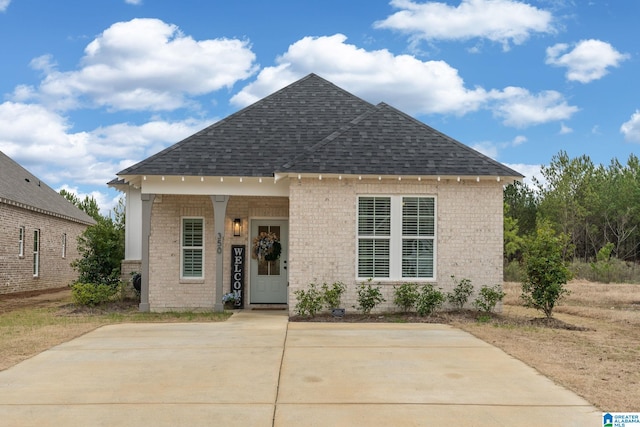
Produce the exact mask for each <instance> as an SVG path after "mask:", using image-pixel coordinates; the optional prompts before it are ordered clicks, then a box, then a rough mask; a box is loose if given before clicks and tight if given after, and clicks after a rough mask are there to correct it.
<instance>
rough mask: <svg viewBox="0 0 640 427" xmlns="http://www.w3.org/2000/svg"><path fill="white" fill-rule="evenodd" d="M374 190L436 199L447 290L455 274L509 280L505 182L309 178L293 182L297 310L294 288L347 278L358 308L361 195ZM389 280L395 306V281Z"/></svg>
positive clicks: (350, 301)
mask: <svg viewBox="0 0 640 427" xmlns="http://www.w3.org/2000/svg"><path fill="white" fill-rule="evenodd" d="M366 194H383V195H395V194H398V195H399V194H423V195H430V196H435V197H436V207H437V231H436V233H437V234H436V236H437V246H436V263H437V264H436V271H437V273H436V278H435V282H433V281H432V283H434V284H435V285H436V286H437V287H440V288H442V289H443V290H444V291H445V292H447V291H449V290H451V288H452V287H453V282H452V280H451V276H452V275H455V276H456V278H457V279H458V280H459V279H462V278H468V279H470V280H471V281H472V284H473V285H474V286H475V287H476V289H479V288H480V287H481V286H482V285H494V284H496V283H502V244H503V243H502V233H503V224H502V184H501V183H498V182H489V181H481V182H479V183H478V182H475V181H469V182H466V181H462V182H457V181H455V180H442V181H441V182H436V181H430V182H427V181H422V182H417V181H413V182H408V181H402V182H392V181H384V180H383V181H378V180H373V181H365V180H362V181H359V180H346V179H345V180H329V179H325V180H322V181H320V180H317V179H303V180H301V181H295V182H292V184H291V187H290V238H289V249H290V256H289V260H290V275H289V298H290V305H289V310H290V312H293V306H294V305H295V298H294V297H293V292H294V291H295V290H297V289H304V288H306V287H307V286H308V285H309V283H312V282H313V283H318V284H322V283H324V282H326V283H333V282H335V281H342V282H343V283H345V284H347V286H348V292H347V295H346V296H345V298H344V299H343V305H344V306H345V307H346V308H348V309H351V306H352V305H356V286H357V285H358V282H357V281H356V279H355V278H356V259H355V258H356V213H357V197H358V195H366ZM399 283H402V282H381V286H382V292H383V295H384V297H385V298H386V300H387V302H386V303H385V304H383V305H381V306H380V307H379V309H380V310H389V309H392V308H393V305H392V300H393V285H394V284H399Z"/></svg>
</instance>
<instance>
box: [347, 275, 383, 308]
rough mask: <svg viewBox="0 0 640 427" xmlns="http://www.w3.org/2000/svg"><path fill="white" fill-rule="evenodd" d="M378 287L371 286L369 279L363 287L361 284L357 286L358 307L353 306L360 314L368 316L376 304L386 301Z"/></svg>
mask: <svg viewBox="0 0 640 427" xmlns="http://www.w3.org/2000/svg"><path fill="white" fill-rule="evenodd" d="M380 289H381V288H380V286H376V287H373V286H371V279H369V281H368V282H367V284H366V285H365V284H364V283H361V284H360V286H358V306H357V307H356V306H354V308H356V309H357V310H359V311H361V312H362V314H369V313H371V310H373V309H374V308H375V307H376V306H377V305H378V304H380V303H381V302H384V301H386V300H385V299H384V297H383V296H382V292H380Z"/></svg>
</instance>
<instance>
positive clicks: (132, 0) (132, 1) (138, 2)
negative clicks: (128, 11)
mask: <svg viewBox="0 0 640 427" xmlns="http://www.w3.org/2000/svg"><path fill="white" fill-rule="evenodd" d="M124 2H125V3H127V4H134V5H136V6H137V5H141V4H142V0H124Z"/></svg>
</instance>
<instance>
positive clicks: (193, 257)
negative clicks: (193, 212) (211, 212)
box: [181, 218, 204, 279]
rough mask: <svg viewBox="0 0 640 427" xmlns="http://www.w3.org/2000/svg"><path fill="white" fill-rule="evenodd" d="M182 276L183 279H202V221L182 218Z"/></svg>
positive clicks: (200, 219)
mask: <svg viewBox="0 0 640 427" xmlns="http://www.w3.org/2000/svg"><path fill="white" fill-rule="evenodd" d="M181 252H182V256H181V264H182V268H181V270H182V274H181V276H182V277H183V278H185V279H201V278H203V277H204V219H203V218H182V244H181Z"/></svg>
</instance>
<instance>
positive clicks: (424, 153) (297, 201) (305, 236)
mask: <svg viewBox="0 0 640 427" xmlns="http://www.w3.org/2000/svg"><path fill="white" fill-rule="evenodd" d="M117 175H118V178H117V179H115V180H113V181H112V182H111V183H110V185H111V186H113V187H116V188H118V189H120V190H121V191H122V192H124V193H126V195H127V215H126V218H127V231H126V242H127V251H126V255H125V256H126V260H125V263H124V266H123V270H124V271H127V270H136V269H139V270H138V271H141V272H142V300H141V305H140V309H141V310H153V311H163V310H176V309H215V310H221V309H222V304H221V297H222V295H223V294H224V293H227V292H229V291H231V290H238V291H240V292H241V293H242V297H243V298H242V307H244V308H250V307H259V306H261V305H264V304H268V305H273V304H279V305H286V304H288V308H289V310H290V312H291V311H292V310H293V307H294V305H295V299H294V294H293V292H294V291H295V290H297V289H304V288H306V287H307V286H308V285H309V284H310V283H312V282H313V283H318V284H322V283H324V282H326V283H329V284H330V283H333V282H336V281H341V282H343V283H345V284H347V285H348V291H347V295H346V298H345V299H343V303H344V306H345V307H351V305H353V304H354V303H355V297H356V289H355V288H356V285H357V284H359V283H362V282H363V281H366V280H367V279H369V278H373V281H374V283H380V284H381V286H382V287H383V293H384V295H385V297H386V299H387V303H386V305H383V306H381V307H380V309H381V310H384V309H388V308H391V301H392V299H393V298H392V292H393V285H394V284H399V283H403V282H407V281H411V282H418V283H424V282H429V283H434V284H436V285H437V286H439V287H441V288H443V289H444V290H448V289H449V288H450V287H451V286H452V280H451V276H452V275H455V276H456V277H458V278H469V279H471V280H472V282H473V284H474V285H476V286H477V287H479V286H481V285H493V284H496V283H501V282H502V247H503V242H502V234H503V218H502V209H503V203H502V188H503V185H505V184H507V183H510V182H513V181H514V180H518V179H521V178H522V175H521V174H519V173H518V172H516V171H514V170H512V169H510V168H508V167H506V166H504V165H502V164H500V163H498V162H496V161H494V160H492V159H490V158H488V157H486V156H484V155H482V154H480V153H478V152H476V151H474V150H472V149H471V148H469V147H467V146H465V145H463V144H461V143H459V142H457V141H455V140H453V139H452V138H450V137H448V136H446V135H444V134H442V133H440V132H438V131H436V130H434V129H432V128H430V127H429V126H427V125H425V124H424V123H422V122H420V121H418V120H416V119H414V118H412V117H410V116H408V115H406V114H404V113H402V112H401V111H398V110H396V109H395V108H393V107H391V106H389V105H387V104H384V103H380V104H378V105H373V104H370V103H368V102H366V101H364V100H363V99H360V98H358V97H356V96H354V95H352V94H350V93H348V92H347V91H345V90H343V89H341V88H339V87H337V86H335V85H334V84H332V83H330V82H328V81H326V80H324V79H322V78H320V77H318V76H317V75H315V74H310V75H308V76H306V77H304V78H302V79H301V80H299V81H297V82H294V83H292V84H291V85H289V86H287V87H285V88H283V89H281V90H279V91H277V92H275V93H273V94H271V95H269V96H267V97H265V98H264V99H262V100H260V101H258V102H256V103H255V104H253V105H250V106H248V107H246V108H244V109H242V110H240V111H238V112H236V113H234V114H232V115H230V116H229V117H227V118H225V119H223V120H221V121H219V122H217V123H215V124H213V125H212V126H210V127H208V128H206V129H203V130H202V131H200V132H198V133H196V134H194V135H192V136H190V137H188V138H186V139H184V140H183V141H181V142H178V143H177V144H175V145H173V146H171V147H168V148H167V149H165V150H163V151H161V152H159V153H157V154H155V155H153V156H151V157H149V158H147V159H146V160H143V161H141V162H140V163H138V164H136V165H133V166H131V167H129V168H127V169H125V170H123V171H121V172H120V173H118V174H117ZM270 233H271V234H270ZM260 236H262V237H263V238H262V239H261V238H260ZM269 236H271V237H269ZM274 236H275V237H276V239H277V240H278V243H279V245H273V241H274V239H273V237H274ZM256 242H258V243H262V244H263V251H262V252H260V253H256V251H257V248H256ZM270 245H271V246H270ZM276 246H278V249H279V252H280V253H279V254H277V253H273V252H271V253H270V250H271V249H273V248H274V247H276ZM270 248H271V249H270ZM276 252H278V250H276ZM269 258H276V259H272V260H269Z"/></svg>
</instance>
